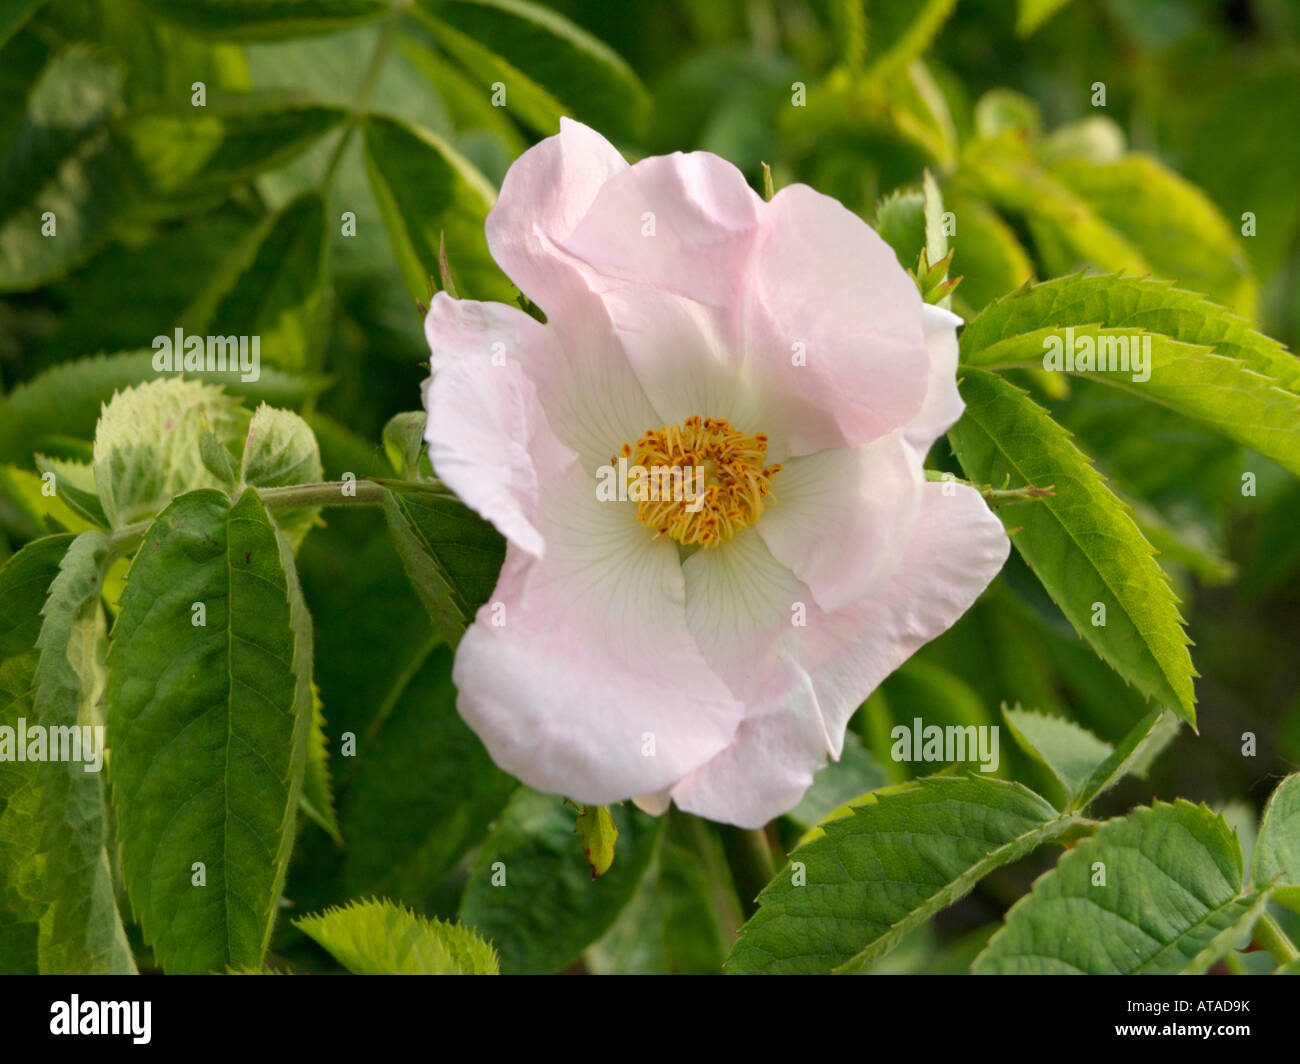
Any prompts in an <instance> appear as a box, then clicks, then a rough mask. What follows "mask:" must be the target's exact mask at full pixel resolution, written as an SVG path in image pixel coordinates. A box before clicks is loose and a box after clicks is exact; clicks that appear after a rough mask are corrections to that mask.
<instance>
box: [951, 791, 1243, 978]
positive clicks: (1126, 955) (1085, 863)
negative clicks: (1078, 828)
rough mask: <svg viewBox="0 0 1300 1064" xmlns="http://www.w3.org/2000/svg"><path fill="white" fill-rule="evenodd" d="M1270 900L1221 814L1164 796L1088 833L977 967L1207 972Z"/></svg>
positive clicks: (1019, 907) (992, 970)
mask: <svg viewBox="0 0 1300 1064" xmlns="http://www.w3.org/2000/svg"><path fill="white" fill-rule="evenodd" d="M1099 863H1100V865H1102V866H1104V869H1103V868H1100V867H1099V866H1098V864H1099ZM1103 873H1104V883H1103V882H1101V881H1100V878H1101V876H1102V875H1103ZM1094 884H1095V885H1094ZM1265 900H1266V895H1265V894H1262V893H1260V892H1258V891H1243V888H1242V858H1241V848H1240V847H1239V846H1238V845H1237V840H1236V838H1235V837H1234V836H1233V833H1232V830H1231V829H1230V828H1229V827H1228V825H1227V823H1226V822H1225V821H1224V820H1223V818H1222V817H1221V816H1218V815H1217V814H1215V813H1213V812H1211V811H1210V810H1209V809H1207V808H1206V807H1205V806H1203V805H1202V806H1197V805H1192V804H1191V803H1189V802H1184V801H1178V802H1176V803H1174V804H1173V805H1167V804H1165V803H1163V802H1157V803H1156V804H1155V805H1154V806H1152V807H1150V808H1143V809H1139V810H1137V811H1136V812H1134V813H1133V814H1132V815H1131V816H1127V817H1121V818H1119V819H1117V820H1111V821H1108V822H1107V823H1105V824H1103V825H1102V826H1101V828H1100V829H1099V830H1098V831H1097V833H1096V835H1094V836H1093V837H1091V838H1085V839H1083V840H1081V841H1080V842H1079V844H1078V845H1077V846H1076V847H1075V848H1074V849H1073V850H1071V851H1070V852H1069V853H1067V854H1066V855H1065V856H1064V857H1063V858H1062V859H1061V861H1060V862H1059V863H1058V864H1057V866H1056V867H1055V868H1054V869H1052V871H1050V872H1048V873H1047V874H1046V875H1044V876H1042V877H1041V878H1040V879H1038V880H1037V882H1035V883H1034V888H1033V890H1032V891H1031V892H1030V893H1029V894H1028V895H1026V896H1025V897H1023V898H1021V899H1020V900H1019V901H1018V902H1016V904H1015V905H1013V906H1012V907H1011V910H1010V912H1008V914H1007V922H1006V925H1005V926H1004V927H1003V928H1002V929H1001V930H1000V931H998V932H997V934H995V935H994V936H993V938H992V939H991V940H990V941H989V944H988V947H987V948H986V949H985V950H984V952H983V953H981V954H980V955H979V957H977V958H976V960H975V964H974V966H973V967H972V969H971V970H972V971H974V972H976V973H978V974H986V975H988V974H1017V975H1049V974H1051V975H1055V974H1062V973H1076V972H1077V973H1086V974H1122V975H1158V974H1176V973H1180V972H1191V973H1201V972H1204V971H1205V970H1206V969H1207V968H1208V967H1209V966H1210V965H1211V964H1213V963H1214V962H1215V961H1216V960H1218V959H1219V957H1221V956H1222V955H1223V954H1224V953H1225V952H1227V951H1228V950H1229V949H1230V948H1231V947H1232V944H1233V942H1234V940H1235V939H1236V937H1237V936H1238V935H1239V934H1241V933H1242V931H1243V930H1244V929H1245V928H1246V926H1247V925H1248V924H1249V923H1251V922H1253V920H1254V919H1255V917H1256V916H1257V915H1258V913H1259V912H1260V911H1261V910H1262V908H1263V904H1264V902H1265Z"/></svg>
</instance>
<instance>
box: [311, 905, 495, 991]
mask: <svg viewBox="0 0 1300 1064" xmlns="http://www.w3.org/2000/svg"><path fill="white" fill-rule="evenodd" d="M294 926H295V927H297V928H299V929H300V930H302V931H303V932H304V933H306V934H307V935H309V936H310V937H311V938H313V939H314V940H315V941H316V942H318V943H320V945H322V946H324V947H325V949H327V950H329V951H330V953H332V954H333V955H334V957H335V959H336V960H338V962H339V963H340V964H342V965H343V966H344V967H345V968H347V969H348V971H350V972H352V973H353V974H355V975H496V974H497V967H498V965H497V955H496V951H495V950H493V949H492V947H491V946H489V945H488V944H487V943H486V942H484V941H483V939H481V938H480V937H479V936H478V935H476V934H475V933H474V932H473V931H472V930H470V928H468V927H466V926H464V925H463V924H452V923H444V922H443V921H441V920H430V919H426V918H425V917H423V916H417V915H416V914H415V913H413V912H411V910H410V909H405V908H401V907H399V906H397V905H394V904H393V903H392V902H391V901H387V900H384V901H378V900H375V901H354V902H349V903H348V904H347V905H345V906H343V907H342V908H338V909H326V910H325V911H324V912H323V913H321V914H320V915H319V916H303V917H300V918H299V919H297V920H295V921H294Z"/></svg>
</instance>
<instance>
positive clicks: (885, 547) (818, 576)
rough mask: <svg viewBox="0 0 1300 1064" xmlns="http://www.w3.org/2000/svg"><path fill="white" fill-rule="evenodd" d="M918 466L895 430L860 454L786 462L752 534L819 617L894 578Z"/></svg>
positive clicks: (914, 506) (912, 515)
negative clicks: (810, 599) (809, 597)
mask: <svg viewBox="0 0 1300 1064" xmlns="http://www.w3.org/2000/svg"><path fill="white" fill-rule="evenodd" d="M924 482H925V476H924V472H923V470H922V467H921V461H920V459H919V458H918V457H917V455H916V452H915V451H914V450H913V449H912V446H911V445H910V444H909V443H908V442H907V440H906V439H905V438H904V436H903V431H902V430H898V431H895V432H892V433H890V434H889V435H888V436H882V437H881V438H880V439H877V440H874V441H872V442H871V443H869V444H865V445H863V446H861V447H841V448H839V449H837V450H833V451H820V452H818V453H817V454H812V455H806V456H803V457H795V458H789V459H786V461H785V462H784V468H782V470H781V471H780V472H779V473H777V474H776V476H775V478H773V481H772V494H773V496H774V497H775V501H773V502H772V503H771V504H770V505H769V507H768V508H767V509H766V510H764V512H763V516H762V517H761V518H760V520H759V521H758V523H757V524H756V525H755V526H754V527H755V529H756V530H757V531H758V534H759V535H760V536H762V537H763V541H764V542H765V543H766V544H767V545H768V548H769V549H770V550H771V551H772V554H773V555H774V556H775V557H776V559H777V561H779V562H781V563H782V564H783V565H785V566H787V567H788V568H790V569H791V570H793V571H794V573H795V575H796V576H798V577H799V579H800V580H802V581H803V582H804V583H805V584H807V585H808V586H809V587H810V588H811V589H812V593H813V596H814V597H815V598H816V600H817V604H818V605H819V606H820V607H821V608H822V609H824V610H837V609H839V608H840V607H841V606H847V605H849V604H850V603H852V602H856V601H858V600H859V599H861V598H863V597H864V596H865V595H867V594H868V593H869V592H870V591H871V590H872V589H873V588H874V587H875V586H876V585H877V584H878V583H879V582H880V581H881V580H883V579H885V578H886V577H887V576H889V574H890V573H892V572H893V571H894V570H895V569H896V568H897V567H898V564H899V562H900V561H901V560H902V557H903V552H904V550H905V549H906V547H907V543H908V540H909V538H910V537H911V534H912V528H913V526H914V525H915V523H916V515H917V511H918V509H919V507H920V504H921V485H922V484H923V483H924Z"/></svg>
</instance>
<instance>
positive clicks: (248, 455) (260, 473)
mask: <svg viewBox="0 0 1300 1064" xmlns="http://www.w3.org/2000/svg"><path fill="white" fill-rule="evenodd" d="M323 477H324V470H323V468H322V466H321V460H320V447H319V446H318V445H317V443H316V434H315V433H314V432H312V430H311V426H310V425H308V424H307V422H306V421H304V420H303V419H302V418H301V417H299V416H298V415H297V414H295V413H293V411H291V410H276V409H275V408H274V407H270V406H267V405H266V404H265V403H263V404H262V405H261V406H259V407H258V408H257V409H256V410H255V411H254V412H253V419H252V421H251V422H250V423H249V426H248V436H247V437H246V438H245V440H244V454H243V457H242V458H241V459H240V462H239V486H240V490H243V488H245V487H255V488H280V487H288V486H290V485H292V484H314V483H317V482H318V481H320V480H321V479H322V478H323ZM319 513H320V508H319V507H316V506H301V507H294V508H292V509H282V510H277V511H276V514H275V525H276V527H277V528H279V529H280V531H281V532H283V533H284V534H285V536H286V537H287V538H288V540H289V543H290V545H291V546H293V547H294V548H297V546H298V544H299V543H301V542H302V538H303V536H305V535H306V534H307V530H308V529H309V528H311V526H312V525H313V524H314V523H315V521H316V517H317V515H318V514H319Z"/></svg>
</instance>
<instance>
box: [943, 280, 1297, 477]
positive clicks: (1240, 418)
mask: <svg viewBox="0 0 1300 1064" xmlns="http://www.w3.org/2000/svg"><path fill="white" fill-rule="evenodd" d="M1062 326H1072V327H1073V328H1074V335H1075V337H1076V339H1077V338H1079V337H1083V336H1089V337H1093V338H1094V343H1095V338H1096V337H1099V336H1106V337H1129V338H1132V337H1135V336H1138V335H1139V334H1144V333H1150V334H1151V360H1150V365H1149V366H1148V367H1147V368H1148V369H1149V372H1150V378H1149V379H1148V380H1145V381H1135V380H1134V379H1133V377H1134V376H1135V374H1134V373H1133V372H1131V371H1130V372H1125V371H1122V370H1109V371H1094V372H1087V373H1085V374H1084V375H1086V376H1090V377H1095V378H1096V379H1097V380H1099V381H1102V382H1104V383H1106V384H1109V385H1112V386H1114V387H1117V388H1120V389H1122V390H1124V391H1127V392H1131V393H1133V394H1135V395H1139V396H1142V397H1143V398H1145V399H1149V400H1152V401H1153V402H1157V403H1160V404H1161V405H1163V406H1166V407H1168V408H1169V409H1171V410H1173V411H1174V412H1176V413H1178V414H1182V415H1184V416H1186V417H1190V418H1194V419H1195V420H1197V421H1200V422H1202V423H1203V424H1205V425H1207V426H1209V427H1210V428H1211V429H1213V430H1214V431H1216V432H1218V433H1220V434H1222V435H1224V436H1226V437H1228V438H1229V439H1232V440H1236V441H1237V442H1238V443H1241V444H1244V445H1245V446H1247V447H1250V448H1252V449H1254V450H1257V451H1259V452H1260V453H1261V454H1264V455H1267V456H1268V457H1270V458H1272V459H1274V460H1275V461H1277V462H1278V463H1279V464H1281V465H1282V466H1284V467H1285V468H1287V469H1289V470H1290V471H1291V472H1293V473H1296V474H1300V360H1298V359H1296V358H1295V357H1294V356H1293V355H1291V354H1290V353H1289V352H1288V351H1287V350H1286V349H1285V348H1284V347H1282V346H1281V345H1280V344H1278V343H1276V342H1275V341H1273V340H1269V339H1268V338H1266V337H1263V336H1260V335H1259V334H1258V333H1256V332H1254V331H1253V330H1252V329H1251V328H1250V325H1249V323H1247V322H1245V321H1243V320H1242V319H1241V318H1238V317H1236V316H1235V315H1233V314H1231V313H1230V312H1229V311H1226V310H1224V309H1223V308H1221V307H1216V306H1215V305H1214V304H1213V303H1209V302H1207V301H1206V300H1204V299H1202V298H1201V297H1200V296H1197V295H1194V294H1193V293H1190V292H1181V291H1179V290H1177V289H1175V288H1173V287H1172V286H1171V285H1170V284H1169V283H1167V282H1160V281H1146V280H1138V279H1136V278H1128V277H1066V278H1061V279H1059V280H1055V281H1048V282H1046V283H1044V284H1040V285H1034V286H1032V287H1029V288H1025V289H1021V290H1020V291H1018V292H1015V293H1012V294H1011V295H1010V296H1008V297H1007V298H1005V299H1003V300H999V301H998V302H997V303H994V304H991V305H990V306H989V307H987V308H985V310H984V311H983V312H982V313H981V314H980V316H979V317H978V318H976V319H975V321H973V322H971V323H970V325H968V326H967V327H966V330H965V331H964V332H963V333H962V336H961V341H960V344H961V353H962V360H963V362H965V363H966V364H968V365H976V366H1035V367H1042V366H1043V365H1044V361H1043V360H1044V352H1045V350H1046V348H1045V346H1044V344H1045V341H1046V339H1047V338H1048V337H1051V336H1061V332H1060V329H1061V327H1062ZM1061 342H1062V344H1064V342H1065V338H1064V337H1063V336H1062V340H1061ZM1211 349H1213V350H1211ZM1067 368H1068V363H1067ZM1130 369H1131V367H1130Z"/></svg>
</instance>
